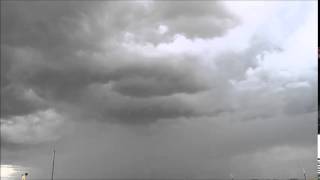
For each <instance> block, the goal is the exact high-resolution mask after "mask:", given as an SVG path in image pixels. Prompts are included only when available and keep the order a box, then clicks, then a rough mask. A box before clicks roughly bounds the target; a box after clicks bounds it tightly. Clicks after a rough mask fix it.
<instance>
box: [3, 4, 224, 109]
mask: <svg viewBox="0 0 320 180" xmlns="http://www.w3.org/2000/svg"><path fill="white" fill-rule="evenodd" d="M214 4H215V3H214ZM180 5H182V6H184V5H183V4H180ZM5 6H6V8H5V9H4V12H3V16H1V18H2V20H3V21H2V24H3V25H4V26H6V29H5V31H2V36H4V38H2V39H3V43H2V45H3V47H4V49H5V50H4V54H5V55H4V56H5V57H4V58H1V59H2V64H4V67H5V68H6V69H5V71H3V72H5V74H4V76H3V77H4V78H5V79H4V81H3V82H6V84H5V85H4V86H2V88H4V87H5V86H7V85H10V86H19V87H20V88H25V89H32V90H33V91H34V93H35V94H36V95H37V96H40V97H41V98H43V99H44V100H48V101H66V102H67V103H71V104H72V103H77V101H76V99H77V98H78V97H79V96H80V95H81V92H82V91H83V90H84V89H85V88H87V87H88V86H89V85H90V84H95V83H109V82H110V81H112V87H113V88H112V90H114V91H117V92H119V93H122V94H123V95H126V96H137V97H142V96H145V97H151V96H168V95H171V94H175V93H196V92H198V91H202V90H205V89H207V85H206V82H205V79H204V78H203V77H201V76H202V75H200V73H198V72H197V71H198V69H197V68H196V67H192V66H193V65H192V64H190V63H188V62H186V63H185V62H181V63H178V64H177V65H174V66H173V65H172V64H171V63H170V61H171V58H175V57H165V58H164V59H163V60H160V61H159V60H154V59H153V58H151V59H150V60H146V58H145V57H143V56H136V55H134V54H129V53H127V52H126V50H125V49H123V48H122V47H120V46H118V45H117V44H115V45H113V43H114V41H113V40H114V39H117V38H119V37H120V36H122V34H123V32H126V31H130V30H128V28H129V29H130V27H131V25H130V19H128V17H129V16H131V15H132V18H136V16H141V13H139V12H141V10H144V11H147V10H146V9H144V8H143V6H142V5H141V4H139V3H114V4H113V5H112V6H111V7H110V5H109V3H101V2H95V3H86V2H79V3H77V4H73V3H71V2H61V3H60V2H59V3H58V2H39V3H35V2H21V3H17V2H6V3H5ZM113 6H116V7H119V8H120V9H125V10H126V11H127V13H126V14H123V13H120V14H119V12H120V11H118V10H117V11H116V10H114V8H113ZM157 6H158V3H154V4H153V3H152V7H155V9H153V10H154V11H155V10H156V11H158V10H157V9H161V8H163V7H162V6H169V5H168V4H166V3H164V4H162V5H161V8H160V7H157ZM214 6H215V5H213V7H214ZM199 8H200V9H202V8H207V7H205V6H201V7H199ZM93 9H94V10H95V11H93ZM106 9H107V10H108V9H109V10H110V11H106ZM111 9H112V10H111ZM164 9H165V8H164ZM161 11H162V10H161ZM30 12H32V13H30ZM219 12H220V11H219ZM149 13H151V12H149ZM221 13H222V12H221ZM206 14H208V12H206ZM216 14H218V13H216ZM222 14H223V13H222ZM165 15H166V13H163V14H160V15H159V17H158V16H157V18H158V19H157V21H161V18H168V17H163V16H165ZM185 15H187V16H190V15H188V13H187V12H181V16H185ZM172 16H177V14H176V15H172ZM198 16H199V17H200V16H201V13H200V14H199V13H198V14H197V17H198ZM114 17H117V18H116V19H117V20H116V21H114V20H115V19H114ZM139 21H140V20H139ZM141 21H142V23H146V27H148V23H151V20H150V19H148V16H147V17H145V18H143V20H141ZM153 21H154V19H153V20H152V22H153ZM142 27H144V26H142ZM134 29H136V28H134ZM134 29H132V30H134ZM119 30H120V31H119ZM21 32H23V33H21ZM106 38H109V39H106ZM93 42H94V43H93ZM103 43H106V47H102V46H103V45H102V44H103ZM95 54H97V55H98V57H96V55H95ZM106 54H107V55H106ZM161 61H162V62H161ZM155 82H156V83H155ZM11 84H13V85H11ZM16 93H17V92H16ZM17 95H18V94H17ZM19 96H22V95H21V94H20V95H19ZM8 101H9V99H8ZM20 106H23V107H21V108H25V109H27V108H31V107H34V108H36V107H38V106H36V105H28V107H24V105H23V103H21V104H20ZM18 109H19V108H18ZM18 109H17V111H20V110H18ZM34 110H36V109H34ZM6 111H9V110H8V108H6ZM5 113H9V112H5ZM11 113H13V112H11ZM172 113H173V112H172ZM115 114H117V113H115ZM156 114H157V113H156ZM160 114H161V113H160ZM173 114H174V113H173ZM16 115H19V114H16Z"/></svg>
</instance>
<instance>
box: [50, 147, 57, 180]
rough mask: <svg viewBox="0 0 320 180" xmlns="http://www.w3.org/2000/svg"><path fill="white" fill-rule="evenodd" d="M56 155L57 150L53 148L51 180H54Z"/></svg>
mask: <svg viewBox="0 0 320 180" xmlns="http://www.w3.org/2000/svg"><path fill="white" fill-rule="evenodd" d="M55 155H56V149H55V148H53V159H52V171H51V180H53V172H54V158H55Z"/></svg>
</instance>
